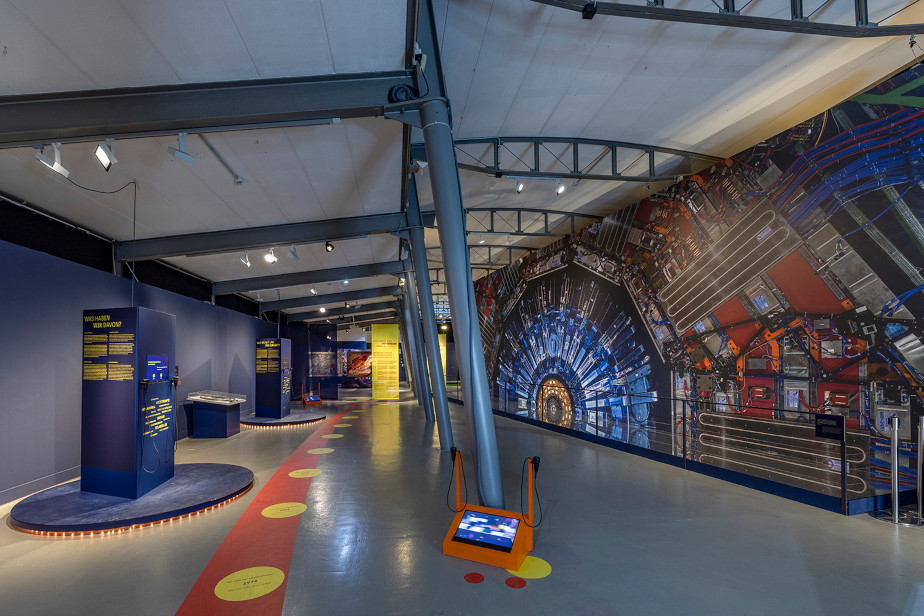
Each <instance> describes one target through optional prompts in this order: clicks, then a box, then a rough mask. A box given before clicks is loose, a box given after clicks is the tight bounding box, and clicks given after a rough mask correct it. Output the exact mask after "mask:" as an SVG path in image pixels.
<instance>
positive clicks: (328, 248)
mask: <svg viewBox="0 0 924 616" xmlns="http://www.w3.org/2000/svg"><path fill="white" fill-rule="evenodd" d="M324 250H326V251H327V252H333V250H334V245H333V244H331V243H330V242H325V243H324Z"/></svg>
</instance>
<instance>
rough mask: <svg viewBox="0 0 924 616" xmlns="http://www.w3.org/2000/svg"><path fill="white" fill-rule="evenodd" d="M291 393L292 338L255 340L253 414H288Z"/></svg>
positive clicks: (261, 415) (282, 415)
mask: <svg viewBox="0 0 924 616" xmlns="http://www.w3.org/2000/svg"><path fill="white" fill-rule="evenodd" d="M291 397H292V341H291V340H289V339H288V338H260V339H258V340H257V376H256V394H255V399H254V414H255V415H256V416H257V417H275V418H277V419H279V418H281V417H285V416H286V415H288V414H289V403H290V398H291Z"/></svg>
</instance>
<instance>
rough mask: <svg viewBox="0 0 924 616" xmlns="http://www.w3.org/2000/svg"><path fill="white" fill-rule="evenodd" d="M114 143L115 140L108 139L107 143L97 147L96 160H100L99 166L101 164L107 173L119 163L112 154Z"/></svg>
mask: <svg viewBox="0 0 924 616" xmlns="http://www.w3.org/2000/svg"><path fill="white" fill-rule="evenodd" d="M113 141H114V140H113V139H106V143H101V144H99V145H98V146H96V158H98V159H99V164H101V165H102V166H103V169H105V170H106V171H109V170H110V169H112V165H114V164H115V163H117V162H119V161H118V160H117V159H116V157H115V154H113V153H112V142H113Z"/></svg>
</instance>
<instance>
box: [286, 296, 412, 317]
mask: <svg viewBox="0 0 924 616" xmlns="http://www.w3.org/2000/svg"><path fill="white" fill-rule="evenodd" d="M395 307H396V303H395V300H391V301H387V302H373V303H371V304H357V305H355V306H350V307H349V308H329V309H327V310H325V311H324V312H323V313H322V312H320V310H319V309H314V310H301V311H298V312H289V313H287V314H286V317H288V318H289V319H295V320H296V321H301V320H316V319H329V318H331V317H339V316H345V315H348V314H360V313H362V312H375V311H376V310H382V309H384V308H395Z"/></svg>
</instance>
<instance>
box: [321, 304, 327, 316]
mask: <svg viewBox="0 0 924 616" xmlns="http://www.w3.org/2000/svg"><path fill="white" fill-rule="evenodd" d="M325 312H327V308H325V307H324V306H321V314H324V313H325Z"/></svg>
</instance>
